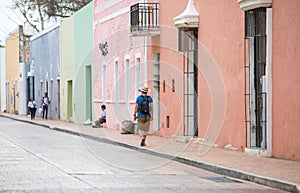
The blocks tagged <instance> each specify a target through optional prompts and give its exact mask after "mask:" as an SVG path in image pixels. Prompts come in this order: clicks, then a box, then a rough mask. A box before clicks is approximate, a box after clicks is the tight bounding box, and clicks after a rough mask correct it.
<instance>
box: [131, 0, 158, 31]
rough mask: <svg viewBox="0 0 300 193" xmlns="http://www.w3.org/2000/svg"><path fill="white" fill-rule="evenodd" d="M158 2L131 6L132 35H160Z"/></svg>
mask: <svg viewBox="0 0 300 193" xmlns="http://www.w3.org/2000/svg"><path fill="white" fill-rule="evenodd" d="M158 6H159V4H158V3H137V4H134V5H132V6H131V7H130V13H131V14H130V34H131V35H132V36H155V35H159V34H160V31H159V25H158V16H159V15H158V10H159V7H158Z"/></svg>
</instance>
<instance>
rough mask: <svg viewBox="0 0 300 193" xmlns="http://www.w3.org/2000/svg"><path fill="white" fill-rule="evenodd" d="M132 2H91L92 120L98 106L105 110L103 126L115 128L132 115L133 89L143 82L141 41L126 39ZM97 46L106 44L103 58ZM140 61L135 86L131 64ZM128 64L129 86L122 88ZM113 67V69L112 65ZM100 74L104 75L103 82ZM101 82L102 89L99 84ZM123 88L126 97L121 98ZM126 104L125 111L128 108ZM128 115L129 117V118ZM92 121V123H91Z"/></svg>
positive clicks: (142, 39) (97, 113)
mask: <svg viewBox="0 0 300 193" xmlns="http://www.w3.org/2000/svg"><path fill="white" fill-rule="evenodd" d="M136 2H137V1H136V0H130V1H114V2H112V1H107V0H98V1H95V2H94V22H95V30H94V47H95V49H94V68H93V82H94V91H93V94H94V100H93V101H94V113H93V114H94V116H95V118H96V117H98V116H99V114H100V112H101V110H100V106H101V105H102V104H103V103H104V104H106V106H107V125H108V127H112V128H119V127H120V124H121V122H122V120H124V119H126V118H127V116H128V114H130V115H131V117H130V118H132V114H133V105H134V103H135V98H136V93H137V92H136V91H137V88H138V87H139V86H140V85H142V84H144V80H145V78H146V76H145V74H146V72H145V62H144V38H130V37H129V25H130V21H129V18H130V17H129V14H130V13H129V10H130V6H131V5H133V4H135V3H136ZM99 44H103V45H105V44H107V54H106V55H105V54H102V51H101V50H100V49H99ZM137 57H138V58H140V63H141V69H140V76H139V77H138V78H139V79H140V80H141V81H140V82H139V83H136V79H137V78H136V77H135V63H136V58H137ZM126 58H127V59H128V60H129V70H128V71H129V72H130V82H128V83H126V84H125V61H126ZM116 63H117V68H115V67H116V65H115V64H116ZM104 74H106V76H105V78H104ZM104 81H105V85H106V86H105V87H106V88H103V85H102V83H103V82H104ZM125 88H127V89H129V94H128V95H127V96H125ZM128 103H129V107H128ZM130 115H129V116H130ZM93 121H94V120H93Z"/></svg>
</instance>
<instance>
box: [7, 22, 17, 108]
mask: <svg viewBox="0 0 300 193" xmlns="http://www.w3.org/2000/svg"><path fill="white" fill-rule="evenodd" d="M5 46H6V53H5V63H6V83H7V86H8V87H7V92H6V94H7V95H6V96H7V98H6V99H7V112H9V113H14V112H15V111H16V110H18V105H17V104H18V103H17V97H16V95H15V93H14V91H13V88H15V89H16V90H17V80H18V64H19V28H17V29H16V30H14V31H13V32H12V33H11V34H10V35H9V36H8V37H7V38H6V40H5ZM14 85H16V86H15V87H14ZM14 104H15V105H14Z"/></svg>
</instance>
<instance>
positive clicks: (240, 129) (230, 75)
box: [152, 0, 246, 148]
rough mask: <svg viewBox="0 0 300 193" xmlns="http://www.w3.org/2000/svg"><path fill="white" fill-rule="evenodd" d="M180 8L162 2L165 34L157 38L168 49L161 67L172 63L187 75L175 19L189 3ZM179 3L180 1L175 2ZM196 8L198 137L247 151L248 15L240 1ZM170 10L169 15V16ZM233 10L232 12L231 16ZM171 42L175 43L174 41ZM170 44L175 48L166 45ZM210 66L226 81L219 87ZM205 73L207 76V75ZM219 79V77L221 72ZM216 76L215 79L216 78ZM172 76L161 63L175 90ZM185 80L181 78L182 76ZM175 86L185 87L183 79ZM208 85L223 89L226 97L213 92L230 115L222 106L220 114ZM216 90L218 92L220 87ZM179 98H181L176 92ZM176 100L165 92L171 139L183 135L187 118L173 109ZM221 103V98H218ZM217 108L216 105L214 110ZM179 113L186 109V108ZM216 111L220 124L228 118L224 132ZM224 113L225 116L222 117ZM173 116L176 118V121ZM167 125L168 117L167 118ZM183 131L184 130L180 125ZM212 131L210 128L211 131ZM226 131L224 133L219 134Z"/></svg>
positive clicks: (209, 1)
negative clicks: (245, 47)
mask: <svg viewBox="0 0 300 193" xmlns="http://www.w3.org/2000/svg"><path fill="white" fill-rule="evenodd" d="M177 2H178V3H177V4H176V6H173V7H172V9H168V8H169V7H170V4H169V2H168V1H160V9H161V11H160V26H161V35H160V36H159V37H157V38H153V39H152V40H153V42H154V44H158V45H159V44H160V45H163V47H161V48H160V59H161V63H164V62H166V63H168V64H173V66H175V68H178V69H179V70H180V71H181V72H182V56H181V55H180V54H181V53H179V52H177V53H176V52H174V53H172V50H173V51H177V49H178V43H177V41H178V39H177V36H178V32H177V28H176V27H175V26H174V22H173V18H174V17H176V16H177V15H179V14H180V13H182V12H183V10H184V9H185V7H186V5H187V2H188V1H187V0H184V1H177ZM173 3H175V1H174V2H173ZM195 6H196V9H197V11H198V12H199V14H200V22H199V34H198V38H199V50H201V51H199V53H200V55H199V67H200V68H199V74H198V76H199V77H198V82H199V84H198V85H199V88H198V99H199V100H198V101H199V104H198V105H199V135H200V137H205V138H207V139H210V140H213V141H215V140H216V139H217V141H216V143H218V144H219V145H222V146H224V145H226V144H228V143H230V144H232V145H233V146H235V147H238V148H243V147H245V143H246V142H245V141H246V134H245V121H244V120H245V119H244V66H243V65H244V62H243V61H244V60H243V56H244V44H243V40H244V22H243V21H244V19H243V18H244V14H243V11H242V10H241V9H240V8H239V4H238V3H236V1H227V0H203V1H201V2H199V1H195ZM164 10H167V11H164ZM228 10H230V11H228ZM171 37H172V40H170V39H171ZM167 41H170V42H173V43H166V42H167ZM206 65H214V68H217V69H218V70H219V72H220V74H221V75H220V77H216V79H218V80H221V81H219V82H214V79H215V77H211V76H210V75H211V74H207V71H206V69H204V68H206V67H207V66H206ZM205 73H206V74H205ZM216 74H218V73H216ZM216 74H215V73H214V74H213V76H215V75H216ZM171 76H172V74H171V73H170V72H169V70H168V69H164V68H163V65H162V64H161V81H163V80H166V81H167V83H168V84H169V85H170V81H171V79H172V77H171ZM181 76H182V75H181ZM175 78H176V79H177V80H176V87H177V86H178V87H177V88H178V89H177V90H179V88H180V87H181V89H182V85H177V82H180V83H182V78H179V77H178V78H177V77H175ZM209 84H221V85H222V84H223V88H224V89H226V90H225V93H226V94H225V95H222V94H220V95H219V93H218V91H217V90H214V94H217V95H218V96H219V97H220V98H219V99H220V100H221V101H222V100H224V103H225V104H223V105H226V109H225V111H226V112H225V116H224V117H223V116H222V110H221V107H220V109H218V106H216V105H218V104H217V103H218V101H212V100H213V99H212V93H211V89H212V87H211V85H209ZM215 88H217V87H215ZM176 94H178V95H179V94H180V93H178V91H177V93H176ZM172 97H175V96H173V93H172V92H169V91H167V92H166V93H162V91H161V103H163V104H164V105H165V106H166V111H167V114H168V115H170V118H171V121H172V122H171V126H172V128H170V129H173V131H169V130H170V129H169V130H167V129H165V128H163V129H162V131H161V133H163V135H167V136H169V135H170V134H176V135H182V128H181V131H180V132H178V131H174V130H176V129H177V125H180V123H179V122H178V120H176V119H182V112H181V111H180V110H174V103H173V102H171V101H172V100H171V99H172ZM215 99H218V97H217V98H214V100H215ZM213 105H215V106H213ZM178 109H182V108H181V106H180V107H179V108H178ZM212 109H214V111H220V112H214V113H216V114H213V115H217V119H221V120H220V122H221V123H222V120H223V119H224V122H223V123H224V124H223V125H221V127H217V126H216V125H215V118H216V117H215V116H214V118H213V119H212V117H211V116H212V113H213V112H212ZM223 113H224V112H223ZM171 115H172V116H171ZM162 120H164V118H163V119H162ZM181 127H182V125H181ZM208 128H209V129H208ZM220 130H221V131H220Z"/></svg>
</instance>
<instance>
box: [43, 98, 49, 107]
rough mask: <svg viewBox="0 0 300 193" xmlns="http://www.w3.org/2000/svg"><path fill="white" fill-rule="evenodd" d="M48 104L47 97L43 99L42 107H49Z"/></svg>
mask: <svg viewBox="0 0 300 193" xmlns="http://www.w3.org/2000/svg"><path fill="white" fill-rule="evenodd" d="M49 103H50V100H49V98H48V97H44V98H43V106H45V105H49Z"/></svg>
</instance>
